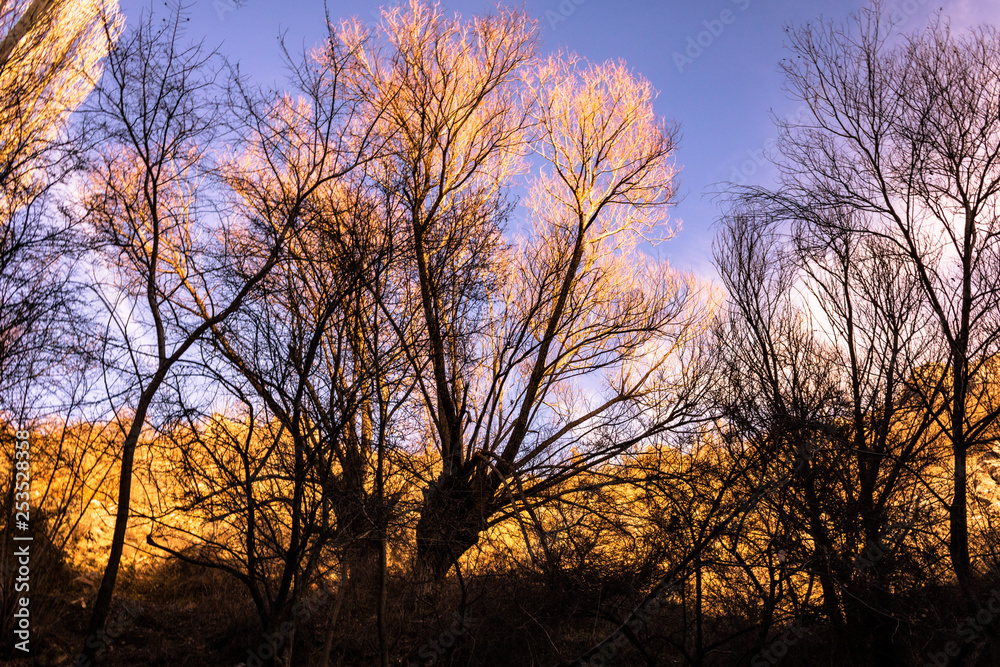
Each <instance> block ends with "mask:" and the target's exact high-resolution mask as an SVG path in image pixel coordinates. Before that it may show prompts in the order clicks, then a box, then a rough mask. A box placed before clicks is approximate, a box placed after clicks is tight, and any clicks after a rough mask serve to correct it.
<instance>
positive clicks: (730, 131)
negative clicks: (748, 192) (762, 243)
mask: <svg viewBox="0 0 1000 667" xmlns="http://www.w3.org/2000/svg"><path fill="white" fill-rule="evenodd" d="M328 4H329V11H330V15H331V18H333V19H334V20H337V19H339V18H347V17H349V16H358V17H361V18H362V19H363V20H366V21H370V22H373V23H374V22H375V20H376V18H377V16H378V8H379V6H380V5H383V4H386V3H384V2H381V1H380V0H330V1H329V3H328ZM390 4H392V3H390ZM441 4H442V6H443V7H444V8H445V9H446V10H448V11H451V12H458V13H460V14H462V15H463V16H471V15H473V14H476V13H482V12H485V11H488V10H489V9H490V8H491V7H492V6H494V5H495V0H494V1H493V2H485V1H482V0H447V1H446V2H442V3H441ZM511 4H516V3H511ZM863 4H864V3H863V1H862V0H835V1H833V2H830V1H823V0H798V1H795V0H703V1H695V0H619V1H617V2H614V1H612V0H525V2H524V3H523V5H524V7H525V8H526V10H527V11H528V12H529V13H531V14H533V15H534V16H536V17H537V18H538V19H539V21H540V26H541V32H542V39H543V48H544V49H546V50H555V49H558V48H562V49H564V50H566V51H574V52H576V53H578V54H580V55H581V56H584V57H586V58H588V59H590V60H592V61H603V60H607V59H624V60H625V61H626V62H627V63H628V65H629V66H630V67H631V68H633V70H634V71H636V72H639V73H641V74H643V75H644V76H646V77H647V78H648V79H650V81H652V83H653V85H654V86H655V87H656V88H657V89H658V90H659V91H660V95H659V98H658V99H657V103H656V104H657V110H658V112H659V113H660V114H662V115H663V116H665V117H666V118H668V119H671V120H674V121H676V122H678V123H679V125H680V128H681V142H680V148H679V150H678V153H677V161H678V164H679V165H680V166H681V168H682V169H681V187H680V194H681V197H682V200H681V202H680V203H679V205H678V206H677V207H676V208H675V209H674V211H673V217H674V218H675V219H680V220H681V221H682V230H681V232H680V233H679V234H678V235H677V237H676V238H674V239H673V240H671V241H670V242H668V243H666V244H664V245H663V246H661V247H660V249H659V252H662V253H664V254H665V255H666V257H667V258H668V259H669V260H670V261H671V263H672V264H674V265H675V266H677V267H678V268H686V269H691V270H694V271H695V272H696V273H699V274H701V275H704V276H712V275H714V271H713V270H712V268H711V260H710V258H711V239H712V236H713V235H714V231H715V230H714V227H713V224H714V222H715V220H716V218H717V216H718V212H719V209H718V205H717V203H715V201H714V200H713V193H714V192H717V191H720V190H723V189H724V188H725V187H726V184H725V182H726V181H738V182H742V183H762V184H766V183H768V182H770V181H771V179H772V178H773V170H772V169H770V168H769V166H768V165H767V163H766V162H765V161H764V158H763V152H764V151H765V150H766V149H767V147H768V146H769V144H770V143H771V142H772V141H773V140H774V137H775V130H774V125H773V121H772V114H773V115H776V116H778V117H786V116H788V115H790V114H794V113H796V111H797V110H798V105H797V104H796V103H794V102H793V101H791V100H789V99H788V97H787V96H786V94H785V93H784V91H783V89H782V76H781V74H780V72H779V71H778V63H779V61H780V60H781V58H782V57H784V56H785V55H786V52H785V49H784V27H785V26H786V25H788V24H792V25H799V24H802V23H804V22H807V21H812V20H816V19H818V18H820V17H822V18H824V19H829V20H834V21H838V22H840V21H843V20H845V19H846V18H847V16H848V14H849V13H850V12H852V11H856V10H857V9H859V8H860V7H861V6H862V5H863ZM154 5H155V6H156V7H157V8H158V9H162V0H160V2H155V3H154ZM885 5H886V7H887V8H888V9H889V11H890V12H892V13H893V15H894V16H896V17H898V18H899V19H900V20H901V25H902V27H903V28H904V29H910V28H919V27H922V26H924V25H926V23H927V20H928V18H929V17H930V15H931V14H932V13H933V12H935V11H937V10H939V9H941V10H943V12H944V13H945V14H946V15H948V16H950V17H951V18H952V23H953V25H954V26H955V27H957V28H965V27H967V26H971V25H975V24H978V23H981V22H993V23H995V24H1000V0H944V1H943V2H942V0H936V1H935V0H886V2H885ZM148 6H149V3H148V0H122V2H121V7H122V10H123V11H124V13H125V15H126V17H128V18H129V20H130V22H131V21H133V20H134V19H135V17H137V16H138V14H139V11H140V10H141V9H143V8H145V7H148ZM188 15H189V17H190V21H189V22H188V24H187V25H188V33H189V37H190V38H191V39H200V38H204V39H205V40H206V41H207V43H209V44H211V45H218V46H219V50H220V51H221V52H222V53H223V54H225V55H226V56H227V57H228V58H229V59H230V60H231V61H238V62H239V63H240V68H241V71H243V72H244V73H246V74H248V75H251V76H253V77H254V78H255V79H256V80H257V81H258V82H260V83H272V82H273V83H274V84H275V85H278V84H279V83H280V81H281V79H282V77H283V70H282V59H281V52H280V48H279V45H278V35H279V34H284V35H285V39H286V43H287V44H288V45H289V47H290V48H291V49H292V50H293V52H294V51H295V50H296V49H298V50H299V51H301V49H302V47H311V46H313V45H314V44H316V43H318V42H319V41H320V39H322V37H323V36H324V35H325V31H326V27H325V18H324V10H323V3H322V2H321V1H318V0H282V1H280V2H279V1H275V0H243V1H242V2H238V1H237V0H196V1H195V2H193V4H190V6H189V9H188Z"/></svg>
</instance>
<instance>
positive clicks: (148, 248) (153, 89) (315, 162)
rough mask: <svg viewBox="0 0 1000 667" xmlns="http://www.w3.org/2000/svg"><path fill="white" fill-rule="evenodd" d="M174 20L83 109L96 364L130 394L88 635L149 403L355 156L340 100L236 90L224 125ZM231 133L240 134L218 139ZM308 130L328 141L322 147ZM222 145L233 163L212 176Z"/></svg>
mask: <svg viewBox="0 0 1000 667" xmlns="http://www.w3.org/2000/svg"><path fill="white" fill-rule="evenodd" d="M182 18H183V17H182V15H181V11H180V9H178V10H177V11H175V12H174V13H173V15H172V17H171V20H170V21H167V22H165V23H164V25H163V26H162V27H159V28H156V27H154V23H153V20H152V18H151V16H150V15H146V16H144V17H143V20H142V21H140V22H139V25H138V26H137V27H136V28H135V29H134V30H132V31H131V32H130V33H129V34H128V35H127V36H126V37H125V38H124V39H123V40H122V41H121V42H120V43H119V44H118V45H117V47H116V48H115V49H114V50H113V51H112V52H111V54H110V55H109V58H108V67H107V74H106V76H105V79H104V80H103V81H102V82H101V84H100V86H99V87H98V90H97V93H98V94H97V97H96V100H95V103H94V108H93V110H92V112H91V115H92V117H93V122H94V123H95V124H96V125H97V129H98V131H99V132H100V133H101V134H102V136H103V137H105V141H103V142H102V143H101V144H100V145H99V146H98V148H97V149H96V162H95V165H94V167H93V168H92V170H91V173H92V176H91V182H90V185H89V188H88V192H87V196H86V201H85V204H86V206H87V209H88V216H89V218H88V219H89V220H90V224H91V225H92V227H93V230H94V236H95V245H97V246H98V247H99V248H100V249H101V250H102V251H103V256H104V258H105V262H104V264H103V266H102V267H101V270H102V271H103V272H106V273H105V275H106V276H107V279H104V275H101V276H98V277H99V278H101V279H100V280H96V281H95V283H96V285H97V288H95V293H96V294H98V295H99V296H100V297H101V298H102V299H103V300H104V302H105V304H106V306H107V312H108V326H109V329H113V330H114V333H116V334H117V335H116V336H111V337H110V338H109V341H110V342H111V344H110V345H109V346H108V352H107V354H106V355H105V360H106V361H107V362H108V364H109V366H108V376H109V383H113V385H112V386H120V385H122V384H124V385H125V389H124V390H123V391H122V401H123V403H119V402H115V404H114V406H113V407H114V409H115V413H116V418H117V419H118V426H119V428H120V431H121V434H122V436H123V443H122V454H121V457H122V464H121V473H120V479H119V489H118V503H117V512H116V521H115V533H114V538H113V541H112V545H111V553H110V554H109V558H108V565H107V568H106V570H105V574H104V578H103V580H102V583H101V587H100V589H99V591H98V596H97V601H96V603H95V605H94V611H93V615H92V618H91V623H90V629H91V632H95V631H97V630H99V629H100V628H101V627H102V626H103V624H104V621H105V619H106V617H107V614H108V609H109V607H110V604H111V597H112V594H113V591H114V586H115V580H116V577H117V572H118V566H119V563H120V559H121V555H122V549H123V546H124V540H125V531H126V527H127V523H128V517H129V506H130V505H129V498H130V493H131V483H132V475H131V471H132V466H133V462H134V455H135V447H136V444H137V442H138V440H139V437H140V435H141V433H142V431H143V428H144V425H145V424H146V421H147V416H148V415H149V416H152V415H150V409H151V407H153V403H154V399H155V398H156V397H157V395H158V393H159V392H160V389H161V388H162V387H163V385H164V383H165V382H166V381H167V380H168V376H169V374H170V373H171V370H172V369H173V368H174V367H175V365H177V364H178V363H181V362H183V361H184V360H185V359H187V358H188V356H187V355H189V354H190V353H191V352H192V351H193V350H194V348H195V346H196V345H197V344H198V343H199V341H201V340H202V339H203V337H204V336H205V335H206V334H207V333H210V332H212V331H213V329H217V328H218V327H219V326H220V325H221V324H222V323H223V322H225V321H226V320H227V319H228V318H229V317H230V316H231V315H233V313H235V312H236V311H237V310H238V309H239V308H240V306H241V304H242V303H243V301H244V299H246V298H247V296H248V295H249V294H251V293H252V292H253V291H254V290H255V289H256V288H257V287H258V286H259V285H260V284H261V283H262V281H263V280H264V279H265V277H266V276H267V275H268V273H269V272H270V271H271V269H272V268H273V267H274V266H275V264H276V263H277V262H278V261H279V259H280V257H281V254H282V250H283V248H284V247H285V245H286V243H287V241H288V240H289V238H290V235H292V234H293V232H294V230H295V229H297V228H299V227H300V226H301V225H302V224H303V205H304V202H305V201H306V199H307V198H308V197H309V196H310V194H311V193H312V192H314V191H315V190H316V189H317V188H318V187H319V186H321V185H322V184H323V183H326V182H328V181H329V180H331V179H335V178H337V177H339V176H342V175H344V174H346V173H348V172H349V171H350V170H351V169H352V168H353V167H354V166H355V165H356V164H357V162H358V159H359V157H358V156H359V155H361V153H362V152H363V148H359V147H358V146H357V145H345V144H343V143H341V144H340V145H341V146H342V148H343V149H342V150H340V151H339V152H338V151H337V149H336V146H337V145H338V144H337V133H338V132H340V130H341V127H342V125H340V121H341V120H342V113H341V112H342V110H343V109H342V106H341V102H340V101H339V100H336V99H332V100H323V103H324V106H323V107H322V108H317V109H313V110H308V109H304V108H302V107H299V106H296V105H295V104H294V103H292V102H291V101H290V100H287V99H286V100H284V103H280V102H279V104H278V105H277V106H276V107H274V108H273V109H271V111H270V112H269V113H265V112H263V111H261V110H260V109H258V108H256V107H254V106H252V105H255V104H257V102H256V100H254V99H252V98H251V97H249V96H248V95H245V94H242V93H239V92H238V94H237V97H235V98H234V101H235V100H238V99H242V100H244V101H246V102H247V104H248V106H247V108H245V109H244V111H248V112H249V115H247V116H245V117H247V118H249V122H248V123H247V124H243V125H237V124H234V123H229V122H228V116H227V112H228V111H230V109H229V108H228V107H227V106H226V105H225V104H223V101H224V100H225V90H224V89H223V88H222V87H221V86H220V85H218V84H217V82H216V79H217V77H218V72H219V63H218V62H217V59H216V58H215V56H214V54H212V53H208V52H206V51H205V50H204V49H203V48H202V47H201V46H199V45H195V46H188V47H185V46H182V44H181V39H182V36H181V34H180V23H181V21H182ZM321 83H328V82H321ZM313 112H314V114H313ZM303 114H304V115H305V116H308V117H311V119H312V120H311V122H309V123H307V124H306V125H305V126H304V131H305V132H307V133H308V134H309V135H310V136H309V137H303V136H300V135H297V134H296V131H297V130H300V129H303V128H302V127H300V126H297V125H290V124H289V122H287V121H288V119H289V118H291V119H293V120H294V118H295V117H296V115H303ZM311 114H313V115H311ZM227 125H228V126H230V127H235V128H236V129H237V130H241V131H242V133H239V132H233V133H230V134H229V135H228V136H226V135H224V134H222V130H224V129H225V128H226V127H227ZM283 129H284V130H285V131H284V132H282V130H283ZM315 133H319V134H320V136H321V138H322V139H325V140H329V142H327V141H321V142H319V143H317V142H316V141H315V140H314V137H313V135H314V134H315ZM230 141H231V143H230ZM226 148H230V149H231V150H232V153H235V159H233V160H230V161H227V162H224V163H223V164H222V166H221V168H220V169H216V168H215V165H214V164H213V162H218V156H219V153H220V152H222V153H223V154H224V152H225V149H226ZM317 151H318V152H317ZM214 174H221V178H218V179H216V178H213V175H214ZM286 176H287V178H285V177H286ZM213 183H214V184H215V186H213ZM227 192H228V193H231V195H234V196H230V197H229V201H238V200H240V199H242V200H244V201H249V202H252V203H253V204H254V205H257V204H259V205H260V206H261V207H263V209H264V210H265V211H266V212H267V213H268V217H265V218H263V219H261V218H258V217H256V216H254V215H252V214H250V213H249V211H246V210H243V211H241V210H240V209H239V208H236V209H235V210H233V209H232V208H231V207H226V206H223V205H222V204H224V203H225V202H226V197H224V196H223V195H224V194H225V193H227ZM251 210H252V209H251ZM213 220H216V221H217V222H213ZM226 276H230V278H228V279H227V278H226ZM115 341H117V344H115ZM112 398H116V399H117V398H118V397H117V396H113V397H112ZM89 644H90V643H88V646H87V647H85V649H84V653H85V655H86V656H87V657H88V658H91V659H92V658H93V655H94V651H95V648H96V647H94V646H91V645H89Z"/></svg>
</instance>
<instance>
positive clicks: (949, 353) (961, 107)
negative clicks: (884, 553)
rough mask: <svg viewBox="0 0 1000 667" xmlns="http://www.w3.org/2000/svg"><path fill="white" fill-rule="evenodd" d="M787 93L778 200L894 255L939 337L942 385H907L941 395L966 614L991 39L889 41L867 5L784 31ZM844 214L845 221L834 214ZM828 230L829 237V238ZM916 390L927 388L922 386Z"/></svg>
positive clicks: (999, 184) (984, 427)
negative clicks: (842, 20) (799, 118)
mask: <svg viewBox="0 0 1000 667" xmlns="http://www.w3.org/2000/svg"><path fill="white" fill-rule="evenodd" d="M789 34H790V40H791V49H792V52H793V55H794V56H795V57H794V58H790V59H788V60H786V61H785V64H784V66H783V67H784V70H785V73H786V76H787V80H788V88H789V90H790V92H791V93H792V94H793V95H794V96H795V97H797V98H799V99H801V100H803V101H804V102H806V103H807V104H808V105H809V108H810V111H811V114H810V116H811V117H810V118H809V120H808V121H807V122H804V123H801V124H786V125H785V127H784V128H783V138H782V141H781V144H780V147H779V157H778V164H779V166H780V167H781V169H782V173H783V179H782V188H781V195H782V197H783V198H784V199H785V200H786V202H788V204H789V206H788V207H789V208H792V207H794V208H796V209H797V210H798V211H806V210H808V211H811V212H812V215H811V216H809V217H806V216H803V218H804V219H808V220H809V221H810V222H811V224H815V225H820V226H825V227H828V228H830V229H832V230H835V231H843V232H845V233H846V232H852V233H853V232H858V233H863V234H864V235H869V236H871V237H873V238H877V239H880V240H881V243H882V244H884V247H885V250H884V252H885V253H888V254H890V255H893V256H896V257H899V258H903V259H904V260H905V264H906V265H907V266H908V267H909V268H908V270H909V271H912V274H913V275H914V276H915V279H916V281H917V283H918V285H919V286H920V292H921V294H922V300H923V304H924V307H925V308H926V310H927V312H928V313H929V315H930V318H931V322H932V323H933V326H934V327H935V331H936V333H937V335H938V336H939V340H941V342H942V343H943V349H942V350H941V355H940V356H939V358H938V359H935V360H934V361H935V363H937V364H940V365H941V367H942V368H943V369H945V372H944V373H943V374H942V375H941V378H942V382H943V383H944V384H942V383H941V382H932V383H930V384H929V385H928V384H926V383H924V384H921V383H913V384H912V386H911V388H912V389H913V390H914V391H917V392H919V393H921V394H922V395H923V396H924V400H925V402H926V403H927V404H928V405H932V404H935V403H936V402H938V401H939V398H940V394H941V392H942V391H945V392H946V397H947V403H948V404H947V406H946V408H945V411H944V413H943V414H942V417H941V420H940V422H941V427H942V429H941V430H942V431H943V432H944V434H945V435H946V437H947V439H948V441H949V442H950V446H951V450H952V466H953V480H952V481H953V493H952V498H951V500H950V501H949V502H948V511H949V515H950V536H951V537H950V539H951V544H950V554H951V560H952V565H953V568H954V571H955V574H956V576H957V579H958V582H959V584H960V586H961V589H962V592H963V595H964V597H965V600H966V603H967V605H968V607H969V608H970V609H971V610H974V609H976V608H978V604H977V603H976V594H975V591H974V586H973V580H974V572H975V570H974V568H973V563H972V560H971V557H970V553H969V540H968V510H967V497H968V487H967V479H968V465H969V464H968V457H969V455H970V453H971V452H975V451H977V449H980V448H981V447H982V446H984V445H985V444H986V438H985V435H986V433H987V432H988V431H989V430H990V429H991V427H992V425H993V424H994V423H995V422H996V419H997V417H998V413H997V412H996V411H995V410H987V411H982V410H973V409H972V408H971V406H970V401H969V388H970V386H971V384H972V383H974V382H975V381H976V378H977V377H978V376H979V375H980V374H981V373H982V372H983V370H984V368H985V366H984V364H987V363H989V360H990V359H991V358H992V357H993V356H994V355H995V354H996V352H997V346H998V343H1000V329H998V328H997V326H996V317H995V313H996V311H997V307H998V296H1000V294H998V291H997V288H996V285H995V280H994V279H993V276H994V275H995V273H996V268H997V257H998V254H997V248H998V240H1000V224H998V218H997V213H996V212H997V201H998V199H997V197H998V194H1000V171H998V169H1000V168H998V165H997V156H998V150H1000V114H998V110H997V104H998V99H1000V98H998V85H1000V84H998V79H997V72H998V67H1000V39H998V36H997V33H996V31H995V30H994V29H993V28H979V29H976V30H974V31H972V32H970V33H968V34H965V35H961V36H960V35H956V34H955V33H953V32H952V31H951V30H950V28H949V27H948V25H947V23H946V21H944V20H943V19H941V18H937V19H935V20H934V21H933V22H932V23H931V25H930V26H929V27H928V28H927V29H926V30H925V31H924V32H921V33H916V34H913V35H911V36H908V37H907V38H906V40H905V41H904V42H903V43H901V44H899V45H897V46H894V45H893V42H892V39H891V37H892V35H891V30H890V26H888V25H887V24H886V18H885V13H884V12H883V10H882V7H881V6H880V5H879V4H875V5H873V6H872V7H871V8H870V9H866V10H864V11H863V12H862V13H861V14H860V15H859V16H858V17H856V20H855V23H854V24H853V26H852V27H848V28H840V27H838V26H836V25H833V24H824V25H809V26H806V27H803V28H801V29H797V30H792V31H790V33H789ZM839 211H846V212H848V215H837V214H836V213H837V212H839ZM831 235H832V234H831ZM928 392H929V393H928Z"/></svg>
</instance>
